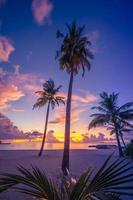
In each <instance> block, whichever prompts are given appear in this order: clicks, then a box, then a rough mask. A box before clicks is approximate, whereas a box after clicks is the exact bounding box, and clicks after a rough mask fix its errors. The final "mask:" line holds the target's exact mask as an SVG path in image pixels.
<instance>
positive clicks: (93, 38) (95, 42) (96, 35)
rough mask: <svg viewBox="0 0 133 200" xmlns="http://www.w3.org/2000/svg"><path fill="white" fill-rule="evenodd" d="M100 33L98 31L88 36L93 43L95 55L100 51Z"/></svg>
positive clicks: (92, 48)
mask: <svg viewBox="0 0 133 200" xmlns="http://www.w3.org/2000/svg"><path fill="white" fill-rule="evenodd" d="M99 36H100V35H99V32H98V31H92V32H90V33H89V34H88V39H89V40H90V42H91V43H92V45H91V46H90V49H91V51H92V53H93V54H95V53H96V52H97V51H98V40H99Z"/></svg>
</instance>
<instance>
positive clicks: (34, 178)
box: [0, 166, 60, 200]
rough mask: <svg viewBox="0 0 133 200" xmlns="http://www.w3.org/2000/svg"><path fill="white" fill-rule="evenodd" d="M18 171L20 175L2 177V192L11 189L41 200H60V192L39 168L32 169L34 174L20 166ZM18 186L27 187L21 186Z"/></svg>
mask: <svg viewBox="0 0 133 200" xmlns="http://www.w3.org/2000/svg"><path fill="white" fill-rule="evenodd" d="M17 169H18V172H19V173H20V175H16V174H9V173H7V174H3V175H2V177H1V179H0V192H2V191H4V190H8V189H9V188H11V189H14V190H16V191H19V192H21V193H24V194H27V195H30V196H32V197H37V198H39V199H43V198H44V199H46V200H51V199H55V200H60V193H59V191H58V190H57V189H56V187H55V184H54V183H53V182H52V181H51V180H50V179H48V178H47V176H46V174H45V173H44V172H41V171H40V170H39V169H38V168H37V167H32V172H29V170H27V169H25V168H24V167H22V166H19V167H18V168H17ZM18 184H22V185H23V186H26V187H22V186H19V185H18ZM16 185H18V186H16Z"/></svg>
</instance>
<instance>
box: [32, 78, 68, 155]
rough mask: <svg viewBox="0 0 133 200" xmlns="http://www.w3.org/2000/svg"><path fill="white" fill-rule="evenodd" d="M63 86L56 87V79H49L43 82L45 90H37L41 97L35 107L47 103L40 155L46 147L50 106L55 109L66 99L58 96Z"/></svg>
mask: <svg viewBox="0 0 133 200" xmlns="http://www.w3.org/2000/svg"><path fill="white" fill-rule="evenodd" d="M61 87H62V86H61V85H60V86H58V87H55V83H54V81H53V80H52V79H49V80H48V81H46V82H45V83H44V84H43V90H42V91H37V92H36V93H37V94H38V95H39V96H40V97H39V98H38V99H37V101H36V103H35V104H34V106H33V109H35V108H40V107H43V106H45V105H47V112H46V120H45V128H44V134H43V140H42V144H41V148H40V151H39V154H38V156H41V155H42V152H43V148H44V143H45V139H46V133H47V126H48V118H49V110H50V106H51V107H52V109H54V108H55V106H56V105H57V106H59V105H60V103H63V104H64V100H63V99H64V97H61V96H57V94H58V93H59V91H60V88H61Z"/></svg>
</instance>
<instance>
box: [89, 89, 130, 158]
mask: <svg viewBox="0 0 133 200" xmlns="http://www.w3.org/2000/svg"><path fill="white" fill-rule="evenodd" d="M118 95H119V94H117V93H114V92H113V93H112V94H108V93H106V92H102V93H101V94H100V97H101V101H100V102H99V105H98V106H96V107H92V109H96V110H98V113H95V114H92V115H91V117H93V120H92V121H91V122H90V124H89V129H91V128H94V127H97V126H105V127H110V126H112V127H113V131H115V135H116V140H117V144H118V149H119V155H120V156H123V151H122V147H121V143H120V139H119V136H120V134H121V133H120V128H119V127H120V125H119V123H118V122H120V123H123V124H124V126H127V127H131V128H133V125H132V124H130V123H129V121H132V120H133V109H132V107H133V102H129V103H126V104H124V105H122V106H120V107H119V106H118Z"/></svg>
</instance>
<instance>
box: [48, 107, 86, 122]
mask: <svg viewBox="0 0 133 200" xmlns="http://www.w3.org/2000/svg"><path fill="white" fill-rule="evenodd" d="M82 112H84V109H83V108H74V109H72V112H71V123H75V122H77V121H78V120H79V115H80V114H81V113H82ZM65 117H66V114H65V111H58V112H57V114H56V116H55V119H53V120H50V121H49V123H50V124H61V125H63V124H65Z"/></svg>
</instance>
